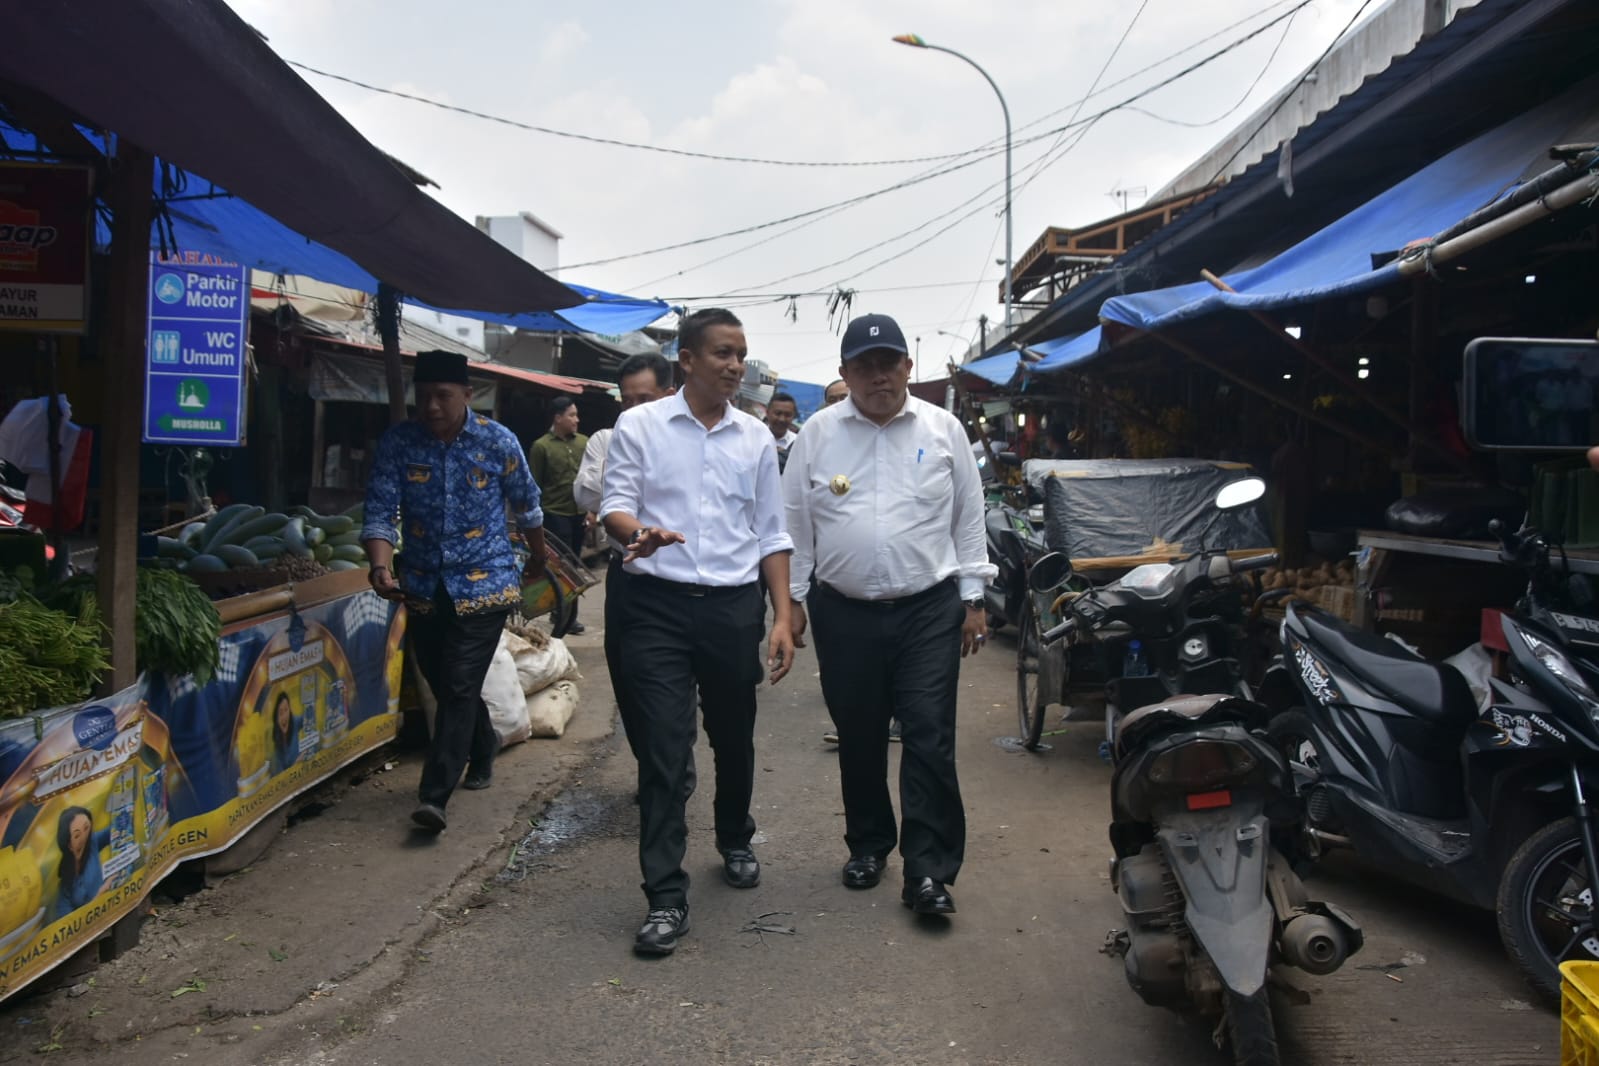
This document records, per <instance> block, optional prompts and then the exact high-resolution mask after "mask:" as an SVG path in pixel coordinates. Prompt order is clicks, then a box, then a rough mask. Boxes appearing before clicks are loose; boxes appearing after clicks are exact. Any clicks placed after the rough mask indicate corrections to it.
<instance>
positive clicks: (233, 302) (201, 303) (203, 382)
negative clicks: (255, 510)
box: [144, 252, 250, 447]
mask: <svg viewBox="0 0 1599 1066" xmlns="http://www.w3.org/2000/svg"><path fill="white" fill-rule="evenodd" d="M249 325H250V269H249V268H248V267H244V266H239V265H238V264H236V263H226V262H222V261H220V260H218V259H217V258H216V257H214V256H209V255H200V254H197V253H194V252H177V253H175V254H172V255H168V256H162V255H161V254H160V253H159V252H152V253H150V326H149V336H148V337H147V338H146V339H145V384H144V439H145V442H146V443H149V444H201V445H204V444H209V445H214V446H221V447H232V446H237V445H239V444H242V443H243V442H244V372H245V362H246V360H245V344H246V342H247V340H248V337H249Z"/></svg>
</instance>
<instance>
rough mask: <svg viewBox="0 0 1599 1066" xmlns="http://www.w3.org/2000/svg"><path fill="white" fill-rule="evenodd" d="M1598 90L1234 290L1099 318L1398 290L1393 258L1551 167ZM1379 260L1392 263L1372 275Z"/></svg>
mask: <svg viewBox="0 0 1599 1066" xmlns="http://www.w3.org/2000/svg"><path fill="white" fill-rule="evenodd" d="M1596 84H1599V80H1596V79H1589V80H1588V81H1586V82H1584V83H1582V84H1580V85H1578V86H1576V87H1574V88H1573V89H1572V90H1570V91H1568V92H1566V93H1564V94H1562V95H1561V96H1559V97H1557V98H1555V99H1554V100H1551V101H1549V102H1548V103H1546V104H1544V105H1542V106H1540V107H1538V108H1535V109H1533V110H1532V111H1529V112H1527V113H1526V114H1523V115H1520V116H1518V117H1516V118H1514V119H1512V120H1510V121H1509V122H1506V123H1504V124H1503V125H1501V126H1498V127H1497V128H1495V129H1492V130H1490V131H1488V132H1487V133H1484V134H1482V135H1481V136H1479V137H1477V138H1475V139H1473V140H1471V141H1468V142H1467V143H1465V144H1463V145H1461V146H1460V147H1459V148H1456V149H1455V150H1453V151H1451V152H1449V153H1448V154H1447V155H1445V156H1443V157H1442V158H1440V159H1438V160H1437V161H1435V162H1433V163H1432V164H1430V165H1428V166H1426V167H1423V168H1422V169H1421V170H1419V171H1417V172H1416V173H1414V174H1412V175H1411V176H1410V177H1408V178H1406V179H1405V180H1404V181H1401V182H1399V183H1398V184H1397V185H1394V186H1392V187H1391V188H1389V189H1388V190H1386V191H1385V192H1382V193H1380V194H1379V195H1377V196H1375V197H1373V198H1372V199H1370V200H1368V201H1367V202H1366V203H1365V204H1363V205H1361V206H1360V207H1358V208H1356V209H1355V210H1353V211H1351V212H1349V213H1348V214H1347V215H1344V216H1343V217H1342V218H1340V219H1338V221H1336V222H1334V223H1332V224H1331V225H1329V226H1326V227H1324V228H1323V229H1321V230H1320V231H1318V232H1317V233H1315V234H1313V235H1311V236H1310V237H1307V238H1306V239H1305V240H1303V241H1300V242H1299V243H1298V244H1296V245H1294V246H1293V247H1291V248H1289V249H1288V250H1287V251H1285V252H1282V253H1281V254H1279V255H1277V256H1275V257H1273V258H1272V259H1270V260H1269V261H1267V262H1266V263H1263V264H1261V265H1260V266H1257V267H1253V268H1251V269H1247V270H1241V271H1238V272H1236V273H1230V274H1227V275H1225V277H1224V280H1225V281H1226V282H1227V283H1228V284H1229V285H1231V286H1232V287H1233V289H1234V290H1236V291H1235V292H1224V291H1221V290H1219V289H1217V288H1215V287H1214V286H1212V285H1211V284H1210V283H1208V282H1204V281H1200V282H1194V283H1192V284H1188V285H1178V286H1174V287H1171V288H1166V289H1155V290H1152V291H1150V292H1143V293H1136V294H1132V295H1127V296H1117V297H1114V298H1112V299H1110V300H1107V301H1106V302H1105V303H1104V305H1103V306H1102V307H1101V308H1100V312H1099V317H1100V320H1101V321H1102V322H1114V323H1120V324H1122V325H1126V326H1132V327H1134V328H1136V329H1142V330H1160V329H1165V328H1167V327H1169V326H1175V325H1178V324H1181V323H1183V322H1189V321H1192V320H1194V319H1197V318H1200V317H1202V316H1204V315H1208V314H1212V313H1214V312H1216V311H1220V310H1223V309H1228V308H1230V309H1234V310H1242V311H1266V310H1273V309H1276V308H1282V307H1290V306H1294V305H1299V304H1307V303H1312V302H1315V301H1318V300H1324V299H1327V298H1329V297H1338V296H1350V295H1355V294H1359V293H1363V292H1368V291H1370V290H1372V289H1375V288H1379V287H1381V286H1383V285H1387V284H1390V283H1392V282H1395V281H1397V280H1398V279H1399V268H1398V264H1397V262H1395V261H1394V256H1395V255H1396V254H1397V253H1398V252H1399V251H1400V249H1402V248H1403V247H1404V246H1405V245H1406V244H1409V243H1410V242H1412V241H1415V240H1418V239H1427V238H1430V237H1432V236H1433V235H1434V234H1437V233H1440V232H1442V231H1443V230H1445V229H1447V228H1448V227H1450V226H1452V225H1454V224H1455V223H1456V222H1459V221H1460V220H1461V219H1463V218H1465V217H1466V216H1467V215H1469V214H1471V213H1472V212H1474V211H1476V210H1478V209H1480V208H1482V207H1485V206H1487V205H1489V204H1491V203H1493V202H1494V201H1496V200H1498V199H1499V198H1500V197H1501V196H1504V195H1505V194H1507V193H1508V192H1510V191H1511V190H1513V189H1514V188H1515V187H1516V186H1517V185H1518V184H1520V182H1521V180H1522V179H1523V177H1524V176H1526V175H1527V174H1528V169H1529V163H1535V161H1537V160H1539V159H1543V160H1547V153H1548V149H1549V148H1550V147H1551V146H1552V145H1555V144H1558V143H1561V141H1562V138H1563V137H1564V136H1565V135H1566V134H1567V133H1568V131H1570V130H1571V128H1572V126H1573V125H1574V124H1576V123H1580V122H1582V121H1583V120H1584V119H1585V118H1587V117H1588V116H1589V115H1590V114H1591V113H1592V112H1593V109H1594V102H1593V101H1594V99H1595V86H1596ZM1547 165H1548V164H1547V162H1545V163H1543V164H1541V165H1537V166H1534V168H1533V169H1534V170H1536V169H1543V168H1544V167H1546V166H1547ZM1383 259H1387V260H1388V262H1387V263H1386V265H1384V266H1380V267H1373V265H1372V264H1373V262H1374V261H1381V260H1383ZM1085 336H1086V335H1085ZM1079 339H1080V338H1079ZM1046 363H1050V364H1051V365H1049V366H1046V365H1045V364H1044V363H1041V364H1039V365H1038V366H1037V367H1035V369H1040V370H1042V369H1058V367H1059V364H1056V363H1052V362H1051V361H1050V360H1046Z"/></svg>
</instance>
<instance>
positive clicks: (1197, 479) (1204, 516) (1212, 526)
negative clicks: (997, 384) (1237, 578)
mask: <svg viewBox="0 0 1599 1066" xmlns="http://www.w3.org/2000/svg"><path fill="white" fill-rule="evenodd" d="M1022 473H1023V476H1024V477H1025V478H1026V480H1027V487H1028V489H1029V490H1030V492H1031V493H1032V494H1034V495H1035V497H1038V498H1042V499H1043V501H1044V524H1045V533H1044V539H1045V542H1046V543H1047V544H1048V545H1049V548H1050V550H1051V551H1059V552H1064V553H1066V555H1067V556H1069V557H1070V558H1071V559H1072V560H1073V562H1074V563H1078V564H1081V563H1082V562H1088V561H1100V560H1104V563H1103V564H1102V565H1103V566H1104V567H1105V568H1112V567H1117V566H1118V565H1119V566H1121V567H1130V566H1134V565H1137V563H1139V562H1155V561H1159V560H1163V559H1169V558H1171V557H1172V556H1174V555H1190V554H1192V553H1194V552H1196V551H1202V550H1207V549H1218V548H1225V549H1227V550H1229V551H1241V550H1247V549H1254V550H1256V551H1260V550H1266V549H1269V548H1270V547H1271V543H1272V538H1271V530H1270V528H1269V527H1268V525H1267V523H1266V519H1265V515H1264V512H1263V511H1262V509H1261V508H1260V507H1249V508H1243V509H1241V510H1237V511H1230V512H1224V511H1219V510H1217V509H1216V506H1215V500H1216V493H1217V492H1218V491H1219V490H1220V489H1221V487H1222V486H1223V485H1226V484H1228V483H1229V482H1232V481H1237V480H1238V479H1239V478H1244V477H1249V476H1251V475H1253V474H1254V473H1255V471H1254V470H1253V469H1252V468H1250V467H1249V466H1248V465H1246V464H1244V463H1229V462H1221V461H1218V460H1211V459H1061V460H1042V459H1034V460H1030V461H1028V462H1027V463H1025V464H1024V465H1023V468H1022ZM1112 560H1117V561H1119V560H1127V561H1125V562H1115V561H1112Z"/></svg>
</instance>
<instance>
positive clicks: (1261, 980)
mask: <svg viewBox="0 0 1599 1066" xmlns="http://www.w3.org/2000/svg"><path fill="white" fill-rule="evenodd" d="M1225 558H1226V557H1225V556H1222V557H1221V559H1222V560H1225ZM1068 572H1069V564H1068V563H1067V562H1066V561H1065V559H1064V558H1063V557H1061V556H1058V555H1051V556H1046V557H1044V558H1043V559H1041V560H1039V562H1038V563H1037V564H1036V565H1035V567H1034V574H1033V579H1032V580H1033V586H1032V587H1033V588H1034V589H1035V590H1037V591H1040V592H1045V591H1048V589H1049V588H1052V587H1055V586H1058V585H1059V584H1060V583H1061V582H1063V581H1064V579H1065V578H1066V576H1067V574H1068ZM1079 624H1080V616H1078V615H1072V616H1070V617H1068V618H1067V619H1066V621H1064V622H1062V623H1061V624H1060V625H1059V626H1056V627H1055V628H1054V629H1052V630H1050V632H1049V633H1048V634H1046V638H1045V639H1046V640H1057V639H1060V638H1061V637H1063V636H1065V635H1066V634H1068V633H1069V632H1070V631H1071V630H1072V629H1074V628H1075V627H1076V626H1077V625H1079ZM1264 713H1265V712H1264V708H1262V707H1260V706H1259V705H1257V704H1255V703H1253V702H1251V701H1249V700H1246V699H1241V698H1239V697H1237V696H1233V695H1226V694H1223V695H1209V696H1178V697H1176V698H1173V699H1166V700H1164V701H1162V702H1160V703H1156V704H1154V705H1152V706H1147V707H1141V708H1139V709H1138V710H1135V711H1133V712H1132V713H1131V714H1128V715H1126V716H1125V717H1123V718H1121V719H1120V721H1119V722H1118V723H1117V725H1116V730H1115V745H1114V762H1115V767H1116V769H1115V772H1114V774H1113V776H1112V778H1111V826H1110V840H1111V845H1112V847H1113V848H1114V850H1115V858H1114V859H1113V860H1112V861H1111V868H1110V871H1111V887H1112V888H1113V890H1114V891H1115V892H1116V894H1117V897H1118V898H1119V899H1120V901H1121V906H1122V911H1123V914H1124V916H1125V921H1126V928H1125V929H1113V930H1111V932H1110V934H1109V935H1108V936H1107V937H1106V942H1105V947H1104V949H1103V950H1104V952H1105V953H1106V954H1108V955H1111V956H1117V955H1120V956H1121V957H1122V959H1123V965H1124V967H1125V969H1126V974H1127V982H1128V984H1130V985H1131V986H1132V987H1133V990H1134V991H1135V992H1137V993H1138V994H1139V996H1141V997H1142V998H1143V1000H1144V1001H1145V1002H1146V1003H1148V1004H1150V1005H1151V1006H1156V1007H1167V1008H1170V1009H1172V1010H1176V1011H1179V1012H1181V1013H1184V1014H1197V1015H1199V1016H1201V1017H1204V1018H1208V1019H1215V1020H1216V1022H1217V1024H1216V1040H1217V1043H1218V1045H1220V1044H1221V1043H1222V1042H1223V1041H1224V1040H1225V1041H1227V1042H1230V1044H1231V1046H1232V1053H1233V1059H1234V1061H1235V1062H1236V1063H1238V1064H1240V1066H1277V1063H1278V1062H1279V1061H1280V1059H1279V1056H1278V1051H1277V1034H1276V1029H1275V1027H1274V1024H1273V1021H1272V1012H1271V1002H1270V1000H1269V998H1268V995H1267V978H1268V976H1269V973H1270V970H1271V968H1272V967H1273V966H1274V965H1277V964H1279V963H1286V964H1288V965H1290V966H1296V967H1299V968H1300V969H1303V970H1305V971H1306V972H1307V973H1313V974H1329V973H1332V972H1333V971H1334V970H1336V969H1337V968H1338V967H1339V966H1341V965H1342V964H1343V962H1344V960H1345V959H1347V958H1348V957H1349V956H1350V955H1351V954H1353V953H1354V952H1356V951H1358V950H1359V949H1360V946H1361V944H1362V940H1363V938H1362V935H1361V931H1360V927H1359V926H1358V925H1356V924H1355V922H1354V921H1353V920H1352V919H1351V918H1350V917H1349V916H1348V915H1347V914H1345V913H1344V912H1343V911H1341V910H1339V909H1338V908H1337V907H1334V906H1332V905H1331V904H1328V903H1322V902H1317V901H1313V900H1311V899H1309V897H1308V895H1307V893H1306V892H1305V887H1304V885H1303V884H1302V883H1301V882H1300V880H1299V877H1298V876H1297V875H1296V874H1295V873H1294V869H1293V866H1292V863H1291V862H1290V861H1289V859H1288V858H1286V857H1285V856H1284V854H1283V852H1282V851H1280V850H1279V848H1278V847H1277V843H1276V842H1277V841H1278V840H1286V841H1292V840H1294V839H1296V836H1297V829H1298V827H1299V824H1300V822H1301V820H1302V813H1303V812H1302V808H1301V806H1300V803H1299V801H1298V799H1297V797H1296V796H1295V794H1294V790H1293V786H1292V782H1291V779H1290V776H1289V770H1288V764H1287V761H1286V760H1285V759H1284V758H1283V756H1282V754H1281V753H1280V752H1279V751H1278V750H1277V749H1276V748H1275V747H1273V746H1272V745H1271V743H1270V742H1269V741H1267V740H1266V739H1265V738H1264V737H1262V736H1261V735H1260V734H1258V733H1257V732H1254V731H1252V730H1251V723H1252V722H1254V721H1257V720H1259V719H1260V718H1262V717H1263V716H1264Z"/></svg>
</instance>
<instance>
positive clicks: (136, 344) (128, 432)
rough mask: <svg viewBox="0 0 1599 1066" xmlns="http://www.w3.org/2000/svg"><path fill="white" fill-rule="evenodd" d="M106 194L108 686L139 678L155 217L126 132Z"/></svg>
mask: <svg viewBox="0 0 1599 1066" xmlns="http://www.w3.org/2000/svg"><path fill="white" fill-rule="evenodd" d="M109 163H110V174H109V176H108V178H107V180H106V185H105V190H104V200H105V202H106V205H107V206H108V207H110V209H111V254H110V256H109V257H108V264H107V278H108V282H107V298H106V315H105V320H104V322H105V325H104V328H103V329H102V330H101V332H100V337H101V342H102V344H103V346H104V347H103V350H102V352H101V356H100V365H101V367H102V368H103V369H104V373H105V383H104V389H105V422H104V428H103V431H102V432H103V436H102V437H101V439H100V455H101V457H102V458H101V499H100V519H99V520H100V552H99V556H98V559H97V562H96V564H95V570H96V573H97V575H98V577H99V597H100V612H101V614H102V616H103V617H104V619H105V623H106V625H107V627H108V628H109V630H110V636H111V648H110V651H111V672H110V674H109V675H108V676H107V678H106V680H105V681H104V682H103V688H104V690H105V692H107V693H110V692H120V691H121V690H122V689H124V688H126V687H128V686H129V685H131V684H133V682H134V681H135V680H136V679H137V678H138V674H139V665H138V656H137V654H136V653H135V648H134V602H135V597H136V594H137V588H138V550H139V524H138V514H139V442H140V438H141V432H142V429H143V422H144V403H143V400H144V340H145V337H144V335H145V324H146V315H147V314H148V310H149V309H148V307H147V303H148V300H149V291H150V218H151V214H152V202H153V201H152V197H153V195H154V192H155V160H154V159H153V158H152V157H151V155H150V154H149V153H148V152H146V151H145V150H144V149H142V148H140V147H138V146H137V145H135V144H133V143H131V142H129V141H127V140H125V139H121V140H119V141H118V144H117V152H116V155H115V156H113V157H112V158H111V159H110V160H109Z"/></svg>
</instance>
